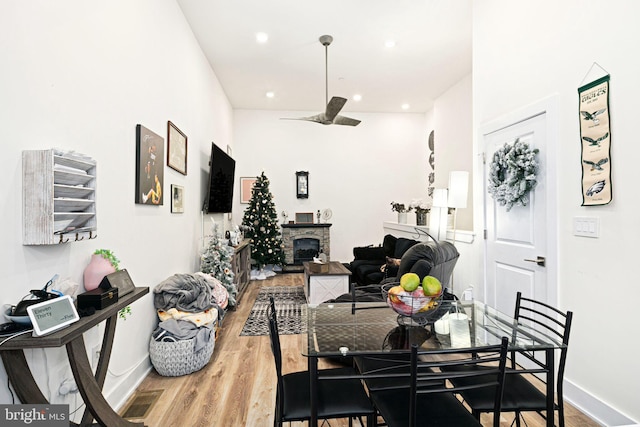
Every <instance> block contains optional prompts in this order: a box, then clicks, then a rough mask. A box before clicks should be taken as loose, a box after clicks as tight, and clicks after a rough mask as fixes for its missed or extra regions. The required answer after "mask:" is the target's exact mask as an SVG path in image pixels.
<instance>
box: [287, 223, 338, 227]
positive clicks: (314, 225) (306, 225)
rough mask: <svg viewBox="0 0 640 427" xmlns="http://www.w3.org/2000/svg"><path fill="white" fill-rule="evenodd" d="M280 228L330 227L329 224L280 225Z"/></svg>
mask: <svg viewBox="0 0 640 427" xmlns="http://www.w3.org/2000/svg"><path fill="white" fill-rule="evenodd" d="M281 225H282V228H314V227H331V224H329V223H327V224H281Z"/></svg>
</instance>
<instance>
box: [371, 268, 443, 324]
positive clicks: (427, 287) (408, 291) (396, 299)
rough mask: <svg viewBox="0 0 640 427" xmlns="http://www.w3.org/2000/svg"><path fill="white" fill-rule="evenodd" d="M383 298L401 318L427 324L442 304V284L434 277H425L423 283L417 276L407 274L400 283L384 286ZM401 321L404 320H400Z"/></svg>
mask: <svg viewBox="0 0 640 427" xmlns="http://www.w3.org/2000/svg"><path fill="white" fill-rule="evenodd" d="M382 297H383V299H384V300H385V301H386V302H387V305H388V306H389V307H391V308H392V309H393V310H394V311H395V312H396V313H398V314H399V315H400V316H402V317H404V318H408V319H411V320H413V321H414V322H416V323H419V324H426V323H428V322H429V318H430V316H431V315H432V314H434V311H435V309H436V308H437V307H438V305H439V303H440V299H441V298H442V284H441V283H440V281H439V280H438V279H437V278H436V277H433V276H425V277H424V279H422V282H421V281H420V277H419V276H418V275H417V274H415V273H406V274H403V275H402V277H400V282H392V283H387V284H385V285H383V286H382ZM401 320H404V319H401V318H399V319H398V321H401ZM401 323H406V322H404V321H403V322H401ZM409 323H410V322H409Z"/></svg>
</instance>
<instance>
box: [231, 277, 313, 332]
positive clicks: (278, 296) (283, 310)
mask: <svg viewBox="0 0 640 427" xmlns="http://www.w3.org/2000/svg"><path fill="white" fill-rule="evenodd" d="M270 296H273V299H274V301H275V303H276V315H277V318H278V332H279V333H280V335H295V334H304V333H306V332H307V325H306V324H305V323H304V321H303V319H302V306H303V305H304V304H306V303H307V300H306V299H305V297H304V290H303V289H302V286H270V287H269V286H265V287H263V288H261V289H260V292H258V296H257V297H256V302H255V303H254V304H253V307H252V308H251V312H250V313H249V317H248V318H247V321H246V322H245V324H244V327H243V328H242V331H241V332H240V336H257V335H269V324H268V321H267V307H268V306H269V297H270Z"/></svg>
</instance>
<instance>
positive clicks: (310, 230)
mask: <svg viewBox="0 0 640 427" xmlns="http://www.w3.org/2000/svg"><path fill="white" fill-rule="evenodd" d="M329 227H331V224H282V243H283V245H284V253H285V262H286V263H287V264H289V265H301V264H302V263H303V262H304V261H311V260H312V259H313V257H314V256H316V255H317V254H318V253H319V252H320V251H322V252H323V253H324V254H325V255H326V256H327V259H330V258H331V237H330V234H329Z"/></svg>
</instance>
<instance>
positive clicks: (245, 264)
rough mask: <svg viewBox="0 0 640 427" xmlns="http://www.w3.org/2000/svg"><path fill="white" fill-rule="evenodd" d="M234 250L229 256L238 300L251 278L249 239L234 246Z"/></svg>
mask: <svg viewBox="0 0 640 427" xmlns="http://www.w3.org/2000/svg"><path fill="white" fill-rule="evenodd" d="M234 251H235V252H234V254H233V257H232V258H231V268H232V269H233V274H234V277H233V283H235V285H236V287H237V288H238V297H237V300H238V301H240V298H241V297H242V294H243V293H244V291H245V289H246V287H247V285H248V284H249V281H250V280H251V244H250V243H249V240H244V241H243V242H241V243H240V244H239V245H238V246H235V247H234Z"/></svg>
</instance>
